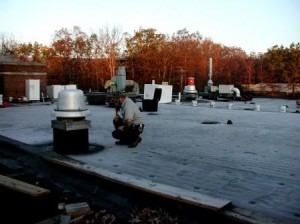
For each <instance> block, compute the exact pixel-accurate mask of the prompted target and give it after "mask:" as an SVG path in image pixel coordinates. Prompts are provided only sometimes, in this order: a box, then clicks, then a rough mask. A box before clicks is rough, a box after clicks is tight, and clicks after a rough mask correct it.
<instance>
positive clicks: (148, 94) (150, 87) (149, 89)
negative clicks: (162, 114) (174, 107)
mask: <svg viewBox="0 0 300 224" xmlns="http://www.w3.org/2000/svg"><path fill="white" fill-rule="evenodd" d="M155 88H161V90H162V91H161V98H160V101H159V103H171V102H172V91H173V86H171V85H158V84H145V85H144V99H145V100H152V99H153V96H154V91H155Z"/></svg>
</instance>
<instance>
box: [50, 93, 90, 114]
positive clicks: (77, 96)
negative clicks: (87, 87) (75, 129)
mask: <svg viewBox="0 0 300 224" xmlns="http://www.w3.org/2000/svg"><path fill="white" fill-rule="evenodd" d="M84 99H85V98H84V94H83V91H82V90H79V89H64V90H61V91H60V92H59V93H58V99H57V107H56V109H55V110H54V111H53V115H54V116H57V117H85V116H87V115H89V114H90V112H89V110H88V109H87V106H86V104H85V100H84Z"/></svg>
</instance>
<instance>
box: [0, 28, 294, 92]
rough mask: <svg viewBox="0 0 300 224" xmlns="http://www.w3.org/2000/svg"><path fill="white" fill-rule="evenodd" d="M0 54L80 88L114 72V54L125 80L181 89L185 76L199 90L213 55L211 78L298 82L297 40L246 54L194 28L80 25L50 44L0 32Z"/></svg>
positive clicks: (50, 78)
mask: <svg viewBox="0 0 300 224" xmlns="http://www.w3.org/2000/svg"><path fill="white" fill-rule="evenodd" d="M0 54H1V55H11V54H13V55H17V56H19V57H20V58H21V59H23V60H26V59H27V58H28V56H30V57H31V58H32V60H33V61H36V62H41V63H46V64H47V69H48V71H47V73H48V84H49V85H52V84H71V83H74V84H76V85H77V86H78V88H81V89H83V90H89V89H91V90H99V89H101V88H103V86H104V85H105V82H106V81H107V80H110V79H111V78H112V77H113V76H114V75H116V69H117V66H118V59H119V58H122V59H125V63H126V68H127V70H126V71H127V79H132V80H134V81H136V82H138V83H139V84H140V87H141V88H140V89H141V90H142V89H143V88H142V87H143V84H145V83H151V82H152V80H155V82H156V83H161V82H168V83H169V84H170V85H173V89H174V91H176V92H179V91H182V90H183V87H184V85H186V83H187V78H188V77H189V76H192V77H194V78H195V85H196V88H197V89H198V90H199V91H202V90H203V89H204V86H205V85H206V84H207V81H208V72H209V71H208V69H209V64H208V59H209V58H212V59H213V66H212V67H213V77H212V79H213V83H214V85H219V84H234V85H235V86H240V85H241V84H249V85H250V84H256V83H261V82H264V83H277V82H281V83H289V84H290V85H295V84H297V83H299V82H300V77H299V73H300V43H297V44H294V43H292V44H291V45H290V47H286V48H284V47H283V46H277V45H275V46H273V47H272V48H270V49H268V51H267V52H266V53H258V54H255V53H251V54H250V55H247V54H246V53H245V51H243V50H242V49H241V48H238V47H228V46H224V45H222V44H219V43H214V42H213V41H212V40H210V39H207V38H203V36H202V35H201V34H200V33H199V32H194V33H190V32H189V31H188V30H186V29H182V30H178V31H177V32H176V33H174V34H172V36H169V35H166V34H162V33H158V32H157V31H156V30H155V29H154V28H148V29H143V28H140V29H139V30H137V31H135V32H134V34H133V35H132V36H131V35H129V34H128V33H123V34H121V33H120V32H119V30H118V29H117V28H113V29H109V28H107V27H105V28H103V29H99V32H98V33H94V32H93V33H91V34H87V33H85V32H83V31H82V30H81V28H80V27H78V26H74V27H73V29H72V30H68V29H66V28H61V29H60V30H58V31H55V34H54V38H53V41H52V43H51V45H50V46H43V45H41V44H38V43H36V42H35V43H17V42H16V41H15V40H14V39H13V38H11V37H7V36H5V35H4V34H1V36H0Z"/></svg>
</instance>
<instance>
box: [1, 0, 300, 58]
mask: <svg viewBox="0 0 300 224" xmlns="http://www.w3.org/2000/svg"><path fill="white" fill-rule="evenodd" d="M0 10H1V13H0V33H1V34H3V33H4V34H6V35H9V36H10V35H13V36H14V38H15V39H16V40H17V41H20V42H26V43H27V42H34V41H37V42H38V43H41V44H45V45H49V44H50V43H51V41H52V38H53V34H54V33H55V31H56V30H59V29H61V28H68V29H70V30H71V29H72V28H73V27H74V26H79V27H80V28H81V29H82V31H84V32H86V33H87V34H90V33H92V32H96V33H97V32H98V30H99V29H100V28H103V27H109V28H113V27H116V28H119V29H120V31H121V32H128V33H130V34H133V33H134V31H135V30H138V29H139V28H143V29H147V28H154V29H156V30H157V32H159V33H164V34H169V35H172V34H173V33H176V31H178V30H181V29H184V28H186V29H187V30H188V31H189V32H190V33H193V32H196V31H198V32H199V33H200V34H202V35H203V37H204V38H210V39H212V41H214V42H215V43H220V44H223V45H226V46H229V47H233V46H235V47H240V48H242V49H243V50H245V51H246V52H247V53H250V52H256V53H258V52H266V51H267V49H268V48H271V47H272V46H274V45H283V46H284V47H289V46H290V44H291V43H292V42H294V43H298V42H300V25H299V24H300V0H147V1H146V0H123V1H121V0H1V1H0Z"/></svg>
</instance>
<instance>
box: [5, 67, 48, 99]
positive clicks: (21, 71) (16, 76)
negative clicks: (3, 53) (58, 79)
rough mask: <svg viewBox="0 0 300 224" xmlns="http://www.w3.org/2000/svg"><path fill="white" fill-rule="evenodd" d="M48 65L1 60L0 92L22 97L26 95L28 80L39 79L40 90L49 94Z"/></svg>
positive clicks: (9, 95) (6, 95) (7, 95)
mask: <svg viewBox="0 0 300 224" xmlns="http://www.w3.org/2000/svg"><path fill="white" fill-rule="evenodd" d="M46 69H47V68H46V65H45V64H41V63H28V62H0V94H3V96H4V97H13V98H21V97H22V96H25V95H26V92H25V91H26V84H25V83H26V80H28V79H39V80H40V91H41V92H43V93H44V95H46V94H47V72H46V71H47V70H46Z"/></svg>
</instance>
